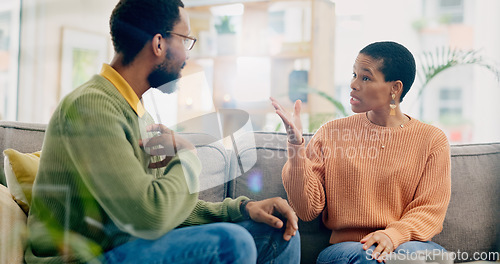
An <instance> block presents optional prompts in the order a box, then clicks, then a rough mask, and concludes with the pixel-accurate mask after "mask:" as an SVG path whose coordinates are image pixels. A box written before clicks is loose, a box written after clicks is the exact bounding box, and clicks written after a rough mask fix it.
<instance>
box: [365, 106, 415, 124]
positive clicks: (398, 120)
mask: <svg viewBox="0 0 500 264" xmlns="http://www.w3.org/2000/svg"><path fill="white" fill-rule="evenodd" d="M366 117H367V118H368V120H370V122H372V123H373V124H375V125H377V126H382V127H398V126H401V125H403V124H405V123H406V122H408V121H409V120H410V118H409V117H408V116H406V115H404V114H403V113H402V112H401V110H400V109H399V108H397V109H396V114H395V115H393V116H391V115H389V111H384V112H375V111H368V112H367V113H366Z"/></svg>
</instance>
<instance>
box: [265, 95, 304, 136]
mask: <svg viewBox="0 0 500 264" xmlns="http://www.w3.org/2000/svg"><path fill="white" fill-rule="evenodd" d="M270 99H271V103H272V104H273V106H274V109H276V114H278V115H279V116H280V117H281V120H283V124H284V125H285V129H286V133H287V135H288V142H290V143H292V144H302V120H300V110H301V108H302V101H300V100H297V101H295V104H294V107H293V113H292V114H290V113H288V112H287V111H286V110H285V109H284V108H283V107H282V106H281V104H280V103H278V101H277V100H276V99H274V98H272V97H271V98H270Z"/></svg>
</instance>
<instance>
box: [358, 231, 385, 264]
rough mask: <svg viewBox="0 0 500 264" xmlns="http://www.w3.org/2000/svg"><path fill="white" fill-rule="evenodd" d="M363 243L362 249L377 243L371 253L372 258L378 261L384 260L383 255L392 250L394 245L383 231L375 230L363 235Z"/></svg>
mask: <svg viewBox="0 0 500 264" xmlns="http://www.w3.org/2000/svg"><path fill="white" fill-rule="evenodd" d="M359 242H361V243H363V244H364V245H363V249H364V250H367V249H369V248H370V247H371V246H373V245H375V244H377V247H376V248H375V250H374V251H373V253H372V258H373V259H376V260H377V261H378V262H382V261H384V260H385V257H386V256H387V255H389V254H391V252H392V251H394V245H393V244H392V240H391V239H390V238H389V237H388V236H387V235H386V234H384V233H383V232H380V231H375V232H373V233H370V234H368V235H366V236H365V237H363V239H361V241H359Z"/></svg>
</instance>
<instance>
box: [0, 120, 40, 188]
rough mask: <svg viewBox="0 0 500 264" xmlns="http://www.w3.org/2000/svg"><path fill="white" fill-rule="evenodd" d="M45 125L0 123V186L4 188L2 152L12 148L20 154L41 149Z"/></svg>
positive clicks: (5, 183)
mask: <svg viewBox="0 0 500 264" xmlns="http://www.w3.org/2000/svg"><path fill="white" fill-rule="evenodd" d="M46 127H47V125H43V124H32V123H21V122H10V121H0V158H1V159H0V160H1V161H2V162H0V184H2V185H4V186H6V185H7V182H6V179H5V175H4V165H3V160H4V154H3V151H4V150H6V149H8V148H12V149H15V150H17V151H19V152H22V153H29V152H35V151H39V150H41V149H42V143H43V137H44V135H45V128H46Z"/></svg>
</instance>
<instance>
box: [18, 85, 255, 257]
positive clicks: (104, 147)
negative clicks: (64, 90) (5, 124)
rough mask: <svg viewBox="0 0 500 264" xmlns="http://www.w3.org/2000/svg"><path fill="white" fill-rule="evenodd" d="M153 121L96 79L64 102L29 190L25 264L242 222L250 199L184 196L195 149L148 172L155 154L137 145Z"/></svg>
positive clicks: (194, 173) (193, 175) (194, 172)
mask: <svg viewBox="0 0 500 264" xmlns="http://www.w3.org/2000/svg"><path fill="white" fill-rule="evenodd" d="M152 123H153V119H152V118H151V116H150V115H149V114H147V113H146V114H145V115H144V116H143V117H138V116H137V114H136V113H135V111H134V110H133V109H132V108H131V107H130V105H129V104H128V103H127V101H126V100H125V99H124V98H123V96H122V95H121V94H120V92H119V91H118V90H117V89H116V87H114V86H113V85H112V84H111V83H110V82H109V81H108V80H106V79H105V78H104V77H102V76H100V75H95V76H94V77H93V78H92V79H91V80H90V81H89V82H87V83H85V84H84V85H82V86H81V87H79V88H77V89H76V90H75V91H73V92H72V93H71V94H69V95H68V96H67V97H66V98H64V100H63V101H62V102H61V103H60V105H59V106H58V108H57V109H56V110H55V112H54V114H53V116H52V119H51V120H50V123H49V125H48V127H47V130H46V134H45V139H44V144H43V148H42V156H41V160H40V167H39V171H38V174H37V177H36V180H35V183H34V186H33V199H32V204H31V209H30V213H29V217H28V228H29V237H28V245H27V249H26V253H25V259H26V262H27V263H83V262H87V261H89V260H91V259H93V258H95V257H96V256H99V255H100V254H102V253H103V252H105V251H108V250H110V249H112V248H115V247H117V246H119V245H121V244H123V243H126V242H127V241H129V240H130V239H132V238H143V239H157V238H159V237H161V236H163V235H164V234H165V233H167V232H168V231H170V230H172V229H174V228H176V227H179V226H189V225H197V224H205V223H211V222H218V221H233V222H236V221H239V220H241V219H242V216H241V213H240V211H239V204H240V202H241V201H243V200H245V199H248V198H246V197H239V198H237V199H234V200H233V199H229V198H227V199H225V200H224V201H223V202H220V203H208V202H204V201H200V200H198V194H197V193H190V191H189V190H190V189H191V190H192V188H195V189H196V188H197V185H198V179H197V177H198V175H199V173H200V171H201V163H200V161H199V159H198V157H197V156H196V155H195V154H193V152H191V151H187V150H185V151H180V152H179V153H178V154H177V155H176V156H175V157H174V158H173V159H172V160H171V162H170V163H169V164H168V165H167V166H166V167H165V168H160V169H149V168H148V165H149V163H150V162H151V161H157V157H151V156H150V155H148V154H147V153H146V152H145V151H144V149H143V148H142V147H140V146H139V143H138V142H139V140H140V139H143V138H144V137H145V136H146V135H147V133H146V132H145V127H146V126H147V125H149V124H152ZM141 135H142V136H141ZM189 185H191V186H189Z"/></svg>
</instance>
